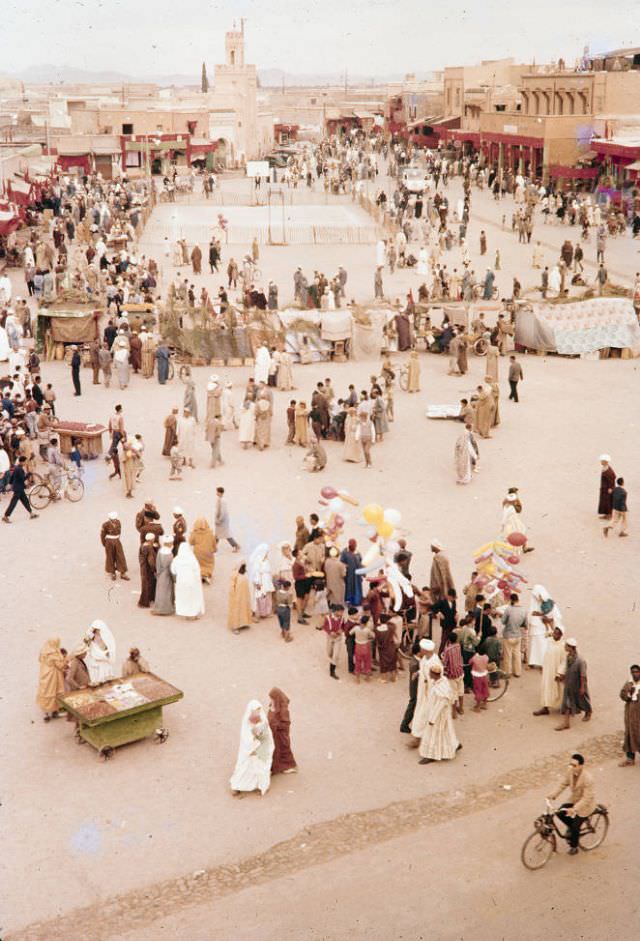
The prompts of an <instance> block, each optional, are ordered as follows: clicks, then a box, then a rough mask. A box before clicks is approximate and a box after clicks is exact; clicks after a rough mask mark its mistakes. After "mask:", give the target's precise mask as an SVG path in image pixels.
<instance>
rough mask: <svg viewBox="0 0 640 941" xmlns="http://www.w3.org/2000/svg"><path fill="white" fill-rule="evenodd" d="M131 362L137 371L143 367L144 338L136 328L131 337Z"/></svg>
mask: <svg viewBox="0 0 640 941" xmlns="http://www.w3.org/2000/svg"><path fill="white" fill-rule="evenodd" d="M129 362H130V363H131V368H132V369H133V371H134V372H135V373H139V372H140V369H141V368H142V340H141V339H140V337H139V336H138V334H137V333H136V331H135V330H134V331H133V333H132V334H131V337H130V339H129Z"/></svg>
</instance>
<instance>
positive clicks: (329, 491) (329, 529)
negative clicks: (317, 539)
mask: <svg viewBox="0 0 640 941" xmlns="http://www.w3.org/2000/svg"><path fill="white" fill-rule="evenodd" d="M320 496H321V500H320V503H321V504H322V505H323V506H326V507H327V509H328V511H329V512H328V515H327V516H326V518H325V519H324V520H323V527H324V531H325V533H326V534H327V536H328V537H329V539H330V540H331V542H334V543H335V542H337V540H338V539H339V537H340V535H341V533H342V530H343V528H344V524H345V519H346V517H347V515H348V514H347V513H346V507H347V504H350V505H351V506H358V501H357V500H356V499H355V497H352V496H351V494H350V493H349V492H348V491H347V490H336V488H335V487H323V488H322V490H321V491H320Z"/></svg>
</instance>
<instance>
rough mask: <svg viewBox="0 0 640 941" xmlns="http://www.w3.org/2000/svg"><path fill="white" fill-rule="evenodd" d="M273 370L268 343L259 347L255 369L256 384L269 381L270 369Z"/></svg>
mask: <svg viewBox="0 0 640 941" xmlns="http://www.w3.org/2000/svg"><path fill="white" fill-rule="evenodd" d="M270 368H271V353H270V352H269V347H268V346H267V344H266V343H263V344H262V345H261V346H259V347H258V351H257V353H256V361H255V365H254V367H253V378H254V379H255V381H256V383H258V382H264V383H267V382H268V381H269V369H270Z"/></svg>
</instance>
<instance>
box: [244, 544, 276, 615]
mask: <svg viewBox="0 0 640 941" xmlns="http://www.w3.org/2000/svg"><path fill="white" fill-rule="evenodd" d="M249 585H250V591H251V610H252V611H253V613H254V614H255V615H256V616H257V617H259V618H268V617H269V616H270V615H271V614H272V613H273V607H272V593H273V592H274V591H275V585H274V584H273V579H272V577H271V563H270V562H269V545H268V544H267V543H266V542H261V543H260V545H259V546H257V547H256V548H255V549H254V550H253V552H252V554H251V558H250V559H249Z"/></svg>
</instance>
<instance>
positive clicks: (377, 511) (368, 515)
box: [362, 503, 384, 526]
mask: <svg viewBox="0 0 640 941" xmlns="http://www.w3.org/2000/svg"><path fill="white" fill-rule="evenodd" d="M362 515H363V516H364V518H365V519H366V521H367V523H371V525H372V526H377V525H378V523H381V522H382V521H383V520H384V510H383V509H382V507H381V506H380V504H379V503H367V505H366V506H365V508H364V510H363V511H362Z"/></svg>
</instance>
